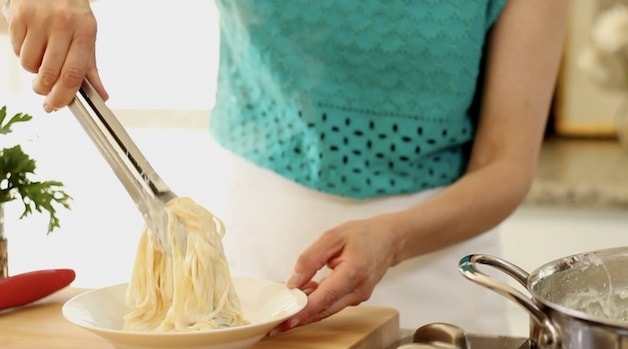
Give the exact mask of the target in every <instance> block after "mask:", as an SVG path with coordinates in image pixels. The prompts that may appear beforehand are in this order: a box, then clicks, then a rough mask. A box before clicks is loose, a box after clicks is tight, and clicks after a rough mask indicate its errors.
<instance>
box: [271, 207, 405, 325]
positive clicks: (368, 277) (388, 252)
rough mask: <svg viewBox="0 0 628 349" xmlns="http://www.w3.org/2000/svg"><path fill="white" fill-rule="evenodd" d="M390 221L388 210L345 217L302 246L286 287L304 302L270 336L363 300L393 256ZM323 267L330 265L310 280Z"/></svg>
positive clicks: (366, 297) (394, 243) (393, 248)
mask: <svg viewBox="0 0 628 349" xmlns="http://www.w3.org/2000/svg"><path fill="white" fill-rule="evenodd" d="M392 223H393V220H392V215H380V216H376V217H372V218H369V219H364V220H357V221H350V222H347V223H344V224H342V225H339V226H337V227H335V228H333V229H331V230H328V231H327V232H325V233H324V234H323V235H322V236H321V237H320V238H319V239H318V240H317V241H315V242H314V243H313V244H312V245H311V246H310V247H309V248H308V249H306V250H305V251H304V252H303V253H302V254H301V255H300V257H299V258H298V260H297V263H296V265H295V267H294V273H293V275H292V276H291V277H290V279H289V280H288V281H287V286H288V287H290V288H295V287H299V288H301V289H302V290H304V292H305V293H306V294H308V304H307V306H306V307H305V309H303V310H302V311H301V312H299V313H298V314H297V315H295V316H293V317H292V318H290V319H288V320H286V321H285V322H283V323H282V324H281V325H280V326H278V327H277V328H276V329H275V330H274V331H273V332H271V335H273V334H276V333H278V332H282V331H286V330H289V329H291V328H293V327H296V326H302V325H306V324H309V323H311V322H315V321H318V320H321V319H324V318H326V317H328V316H330V315H333V314H335V313H337V312H338V311H340V310H342V309H344V308H345V307H347V306H351V305H357V304H359V303H361V302H363V301H365V300H367V299H368V298H369V297H370V296H371V293H372V292H373V289H374V288H375V285H376V284H377V283H378V282H379V280H380V279H381V278H382V277H383V276H384V274H385V273H386V270H387V269H388V268H389V267H390V266H392V265H393V264H394V261H395V258H394V256H395V254H396V251H397V244H396V242H395V239H394V236H395V234H393V231H392V230H393V227H394V224H392ZM325 266H327V267H328V268H329V269H331V271H330V273H329V275H327V276H326V277H325V278H324V279H322V280H321V281H320V282H315V281H313V280H312V278H313V277H314V275H315V274H316V273H317V272H318V271H319V270H321V269H322V268H323V267H325Z"/></svg>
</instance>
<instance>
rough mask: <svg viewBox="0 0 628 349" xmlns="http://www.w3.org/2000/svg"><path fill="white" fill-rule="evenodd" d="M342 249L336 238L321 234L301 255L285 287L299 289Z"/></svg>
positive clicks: (339, 241)
mask: <svg viewBox="0 0 628 349" xmlns="http://www.w3.org/2000/svg"><path fill="white" fill-rule="evenodd" d="M342 248H343V244H342V242H341V240H340V239H339V238H338V237H337V236H334V235H333V234H329V233H325V234H323V235H322V236H321V237H320V238H319V239H318V240H317V241H315V242H314V243H313V244H312V245H311V246H310V247H309V248H307V249H306V250H305V251H303V253H301V255H300V256H299V258H298V259H297V262H296V264H295V266H294V270H293V272H292V275H291V276H290V278H288V281H287V282H286V286H288V287H289V288H295V287H301V286H302V285H303V284H305V283H306V282H308V281H309V280H311V279H312V278H313V277H314V275H316V272H318V271H319V270H321V269H322V268H323V267H324V266H325V265H326V264H327V262H328V261H330V260H331V259H332V258H333V257H334V256H336V255H338V253H340V251H342Z"/></svg>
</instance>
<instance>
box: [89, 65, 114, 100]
mask: <svg viewBox="0 0 628 349" xmlns="http://www.w3.org/2000/svg"><path fill="white" fill-rule="evenodd" d="M86 77H87V80H89V82H90V83H91V84H92V87H94V89H95V90H96V92H97V93H98V94H99V95H100V98H102V99H103V100H104V101H106V100H108V99H109V93H107V90H106V89H105V86H104V84H103V83H102V80H101V79H100V75H99V74H98V68H97V65H96V58H93V60H92V65H91V68H90V69H89V70H88V71H87V75H86Z"/></svg>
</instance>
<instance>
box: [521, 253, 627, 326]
mask: <svg viewBox="0 0 628 349" xmlns="http://www.w3.org/2000/svg"><path fill="white" fill-rule="evenodd" d="M618 256H621V257H626V260H628V247H613V248H607V249H600V250H591V251H587V252H581V253H577V254H573V255H570V256H566V257H562V258H559V259H556V260H553V261H551V262H548V263H546V264H544V265H542V266H540V267H539V268H537V269H535V270H533V271H532V272H531V273H530V274H529V276H528V280H527V286H526V288H527V291H528V292H529V293H530V295H531V296H532V297H533V299H534V301H536V302H538V303H540V304H542V305H543V306H545V307H548V308H550V309H552V310H554V311H557V312H560V313H562V314H565V315H567V316H570V317H574V318H577V319H579V320H582V321H586V322H590V323H594V324H603V325H606V326H611V327H614V328H617V329H620V330H628V321H626V320H616V319H610V318H607V317H603V316H596V315H593V314H589V313H586V312H584V311H581V310H577V309H574V308H570V307H567V306H565V305H562V304H560V303H556V302H552V301H550V300H548V299H547V298H546V297H545V296H544V295H542V294H540V292H539V291H538V290H537V289H538V287H535V285H536V284H537V283H539V282H541V281H543V280H544V279H546V278H548V277H550V276H552V275H554V274H556V273H558V272H564V271H567V270H571V269H576V268H578V267H581V266H582V264H583V263H587V262H590V261H591V260H592V259H593V258H604V257H607V258H608V257H618ZM576 272H577V271H576Z"/></svg>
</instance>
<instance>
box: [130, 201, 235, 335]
mask: <svg viewBox="0 0 628 349" xmlns="http://www.w3.org/2000/svg"><path fill="white" fill-rule="evenodd" d="M166 214H167V217H168V220H167V223H166V226H165V227H164V228H165V229H166V236H167V238H168V240H169V241H168V242H167V243H168V244H169V246H170V250H171V251H170V253H167V252H165V251H164V250H163V249H162V247H161V245H160V244H159V242H158V241H157V239H156V237H155V236H154V234H151V233H150V231H149V229H148V228H144V231H143V232H142V236H141V238H140V242H139V245H138V248H137V254H136V259H135V265H134V270H133V275H132V278H131V281H130V282H129V287H128V289H127V294H126V302H127V305H128V306H129V308H130V309H131V312H130V313H129V314H127V315H126V316H125V318H124V320H125V323H124V329H125V330H130V331H189V330H198V329H205V328H212V329H216V328H223V327H231V326H238V325H242V324H245V323H246V320H245V319H244V317H243V315H242V312H241V310H240V300H239V298H238V295H237V293H236V291H235V288H234V286H233V283H232V281H231V275H230V272H229V266H228V264H227V260H226V258H225V254H224V252H223V247H222V241H221V239H222V237H223V235H224V232H225V229H224V225H223V223H222V221H220V219H218V217H215V216H214V215H213V214H211V213H210V212H209V211H207V210H205V209H204V208H203V207H201V206H199V205H197V204H196V203H195V202H194V201H193V200H191V199H189V198H185V197H179V198H175V199H173V200H170V201H169V202H168V204H167V205H166ZM181 233H183V234H181ZM182 236H183V237H185V239H187V242H186V241H181V240H183V239H182V238H181V237H182ZM182 246H184V247H182Z"/></svg>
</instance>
